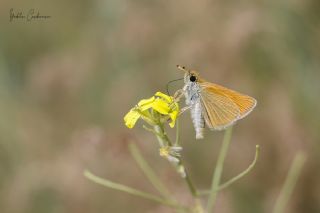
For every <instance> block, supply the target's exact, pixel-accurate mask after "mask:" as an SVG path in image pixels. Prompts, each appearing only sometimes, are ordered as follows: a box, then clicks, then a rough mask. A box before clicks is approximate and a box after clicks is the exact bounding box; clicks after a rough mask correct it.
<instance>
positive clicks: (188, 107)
mask: <svg viewBox="0 0 320 213" xmlns="http://www.w3.org/2000/svg"><path fill="white" fill-rule="evenodd" d="M191 107H192V105H190V106H185V107H183V108H182V109H181V110H180V112H179V116H180V115H181V114H182V113H184V112H185V111H187V110H189V109H191Z"/></svg>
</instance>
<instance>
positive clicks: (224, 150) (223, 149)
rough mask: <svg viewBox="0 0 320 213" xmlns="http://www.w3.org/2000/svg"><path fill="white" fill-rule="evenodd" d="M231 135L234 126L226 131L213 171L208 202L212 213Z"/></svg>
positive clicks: (208, 208)
mask: <svg viewBox="0 0 320 213" xmlns="http://www.w3.org/2000/svg"><path fill="white" fill-rule="evenodd" d="M231 135H232V127H230V128H228V129H227V130H226V131H225V134H224V138H223V142H222V145H221V149H220V152H219V156H218V160H217V164H216V168H215V170H214V173H213V178H212V184H211V193H210V196H209V198H208V204H207V212H208V213H210V212H211V211H212V209H213V207H214V205H215V202H216V199H217V194H218V190H217V189H218V188H219V184H220V179H221V175H222V171H223V164H224V160H225V158H226V154H227V151H228V148H229V144H230V141H231Z"/></svg>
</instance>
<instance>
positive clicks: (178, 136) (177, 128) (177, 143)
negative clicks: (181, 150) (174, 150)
mask: <svg viewBox="0 0 320 213" xmlns="http://www.w3.org/2000/svg"><path fill="white" fill-rule="evenodd" d="M179 140H180V124H179V118H177V120H176V141H175V142H174V145H175V146H178V145H179Z"/></svg>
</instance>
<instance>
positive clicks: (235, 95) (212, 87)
mask: <svg viewBox="0 0 320 213" xmlns="http://www.w3.org/2000/svg"><path fill="white" fill-rule="evenodd" d="M200 85H201V87H202V89H203V90H205V91H206V92H207V93H213V94H217V95H221V96H225V97H228V98H229V99H231V100H232V101H233V103H234V104H236V105H237V106H238V109H239V111H240V117H239V119H241V118H243V117H245V116H246V115H248V114H249V113H250V112H251V111H252V110H253V108H254V107H255V106H256V104H257V101H256V100H255V99H254V98H252V97H250V96H247V95H243V94H241V93H239V92H236V91H234V90H231V89H228V88H225V87H223V86H220V85H217V84H213V83H209V82H204V83H201V84H200Z"/></svg>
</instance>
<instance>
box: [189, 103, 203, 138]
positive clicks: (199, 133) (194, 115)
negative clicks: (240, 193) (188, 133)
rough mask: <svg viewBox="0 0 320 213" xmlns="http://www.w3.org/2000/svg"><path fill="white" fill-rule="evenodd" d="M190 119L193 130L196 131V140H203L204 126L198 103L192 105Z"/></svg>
mask: <svg viewBox="0 0 320 213" xmlns="http://www.w3.org/2000/svg"><path fill="white" fill-rule="evenodd" d="M191 119H192V122H193V126H194V129H195V131H196V139H202V138H203V131H204V126H205V121H204V117H203V115H202V110H201V103H200V101H198V102H196V103H194V104H193V105H192V107H191Z"/></svg>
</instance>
